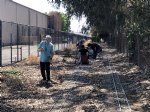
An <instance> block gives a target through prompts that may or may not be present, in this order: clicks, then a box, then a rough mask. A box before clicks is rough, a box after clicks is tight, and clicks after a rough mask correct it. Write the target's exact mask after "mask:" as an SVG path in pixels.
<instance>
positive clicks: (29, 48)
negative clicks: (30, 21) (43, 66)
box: [28, 26, 31, 56]
mask: <svg viewBox="0 0 150 112" xmlns="http://www.w3.org/2000/svg"><path fill="white" fill-rule="evenodd" d="M30 35H31V33H30V26H28V56H30Z"/></svg>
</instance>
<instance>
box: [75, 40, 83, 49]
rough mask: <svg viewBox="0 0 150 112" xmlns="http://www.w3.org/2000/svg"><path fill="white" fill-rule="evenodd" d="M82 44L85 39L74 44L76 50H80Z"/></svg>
mask: <svg viewBox="0 0 150 112" xmlns="http://www.w3.org/2000/svg"><path fill="white" fill-rule="evenodd" d="M84 42H85V39H82V40H80V41H79V42H78V43H77V44H76V46H77V48H78V49H81V48H82V47H81V46H82V45H83V44H84Z"/></svg>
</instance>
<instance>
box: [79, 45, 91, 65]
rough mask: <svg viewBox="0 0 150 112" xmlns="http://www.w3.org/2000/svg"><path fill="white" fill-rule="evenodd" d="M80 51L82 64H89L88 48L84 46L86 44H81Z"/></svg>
mask: <svg viewBox="0 0 150 112" xmlns="http://www.w3.org/2000/svg"><path fill="white" fill-rule="evenodd" d="M79 53H80V62H81V64H89V61H88V50H87V49H86V48H85V47H84V45H81V49H80V50H79Z"/></svg>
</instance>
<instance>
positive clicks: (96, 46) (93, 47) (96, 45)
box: [88, 42, 102, 59]
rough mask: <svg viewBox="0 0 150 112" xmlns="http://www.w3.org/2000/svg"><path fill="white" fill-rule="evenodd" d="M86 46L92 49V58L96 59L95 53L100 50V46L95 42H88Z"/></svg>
mask: <svg viewBox="0 0 150 112" xmlns="http://www.w3.org/2000/svg"><path fill="white" fill-rule="evenodd" d="M88 47H90V48H91V49H92V50H93V59H96V57H97V54H98V53H100V52H102V48H101V46H100V45H99V44H98V43H96V42H93V43H89V44H88Z"/></svg>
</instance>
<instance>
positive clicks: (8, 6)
mask: <svg viewBox="0 0 150 112" xmlns="http://www.w3.org/2000/svg"><path fill="white" fill-rule="evenodd" d="M47 17H48V16H47V15H46V14H43V13H40V12H38V11H36V10H33V9H31V8H28V7H26V6H23V5H20V4H18V3H16V2H14V1H12V0H0V20H2V21H6V22H13V23H18V24H23V25H29V26H36V27H42V28H47Z"/></svg>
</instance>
